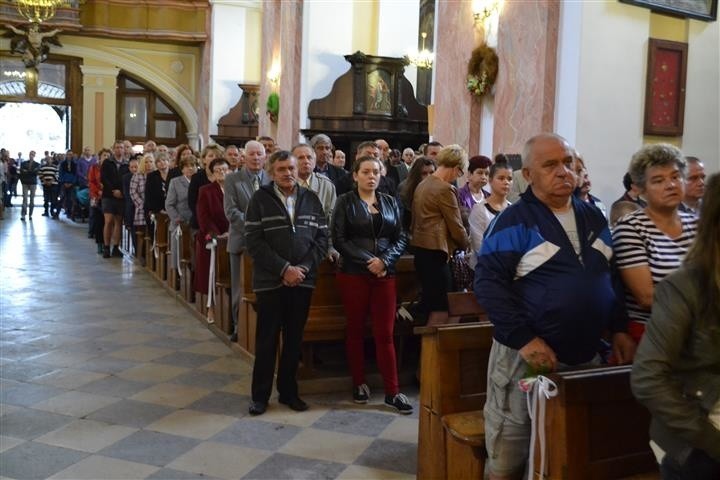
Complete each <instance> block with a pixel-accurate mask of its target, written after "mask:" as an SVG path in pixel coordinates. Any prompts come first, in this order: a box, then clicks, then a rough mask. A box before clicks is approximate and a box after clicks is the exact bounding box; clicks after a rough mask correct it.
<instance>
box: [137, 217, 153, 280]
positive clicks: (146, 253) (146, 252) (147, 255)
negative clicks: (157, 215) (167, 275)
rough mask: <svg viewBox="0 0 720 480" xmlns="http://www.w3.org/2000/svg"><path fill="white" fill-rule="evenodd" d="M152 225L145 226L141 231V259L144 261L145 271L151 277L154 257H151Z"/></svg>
mask: <svg viewBox="0 0 720 480" xmlns="http://www.w3.org/2000/svg"><path fill="white" fill-rule="evenodd" d="M152 228H153V226H152V223H151V224H149V225H147V226H145V230H144V231H143V258H144V259H145V269H146V270H147V271H148V272H149V273H150V274H152V275H155V268H156V267H155V264H156V262H155V255H153V250H152V244H153V241H152V239H153V237H152ZM138 245H139V244H138Z"/></svg>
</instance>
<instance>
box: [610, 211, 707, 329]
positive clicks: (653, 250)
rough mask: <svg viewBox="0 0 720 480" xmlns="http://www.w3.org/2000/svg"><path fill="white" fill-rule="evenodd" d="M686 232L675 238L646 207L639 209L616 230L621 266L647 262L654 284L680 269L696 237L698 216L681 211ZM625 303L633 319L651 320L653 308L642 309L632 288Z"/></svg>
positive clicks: (618, 224)
mask: <svg viewBox="0 0 720 480" xmlns="http://www.w3.org/2000/svg"><path fill="white" fill-rule="evenodd" d="M678 214H679V215H680V220H681V222H682V234H681V235H680V236H679V237H678V238H675V239H672V238H670V237H668V236H667V235H666V234H665V233H663V232H662V231H660V230H659V229H658V228H657V227H656V226H655V223H653V221H652V220H651V219H650V217H648V215H647V214H646V213H645V210H636V211H634V212H632V213H629V214H628V215H625V216H624V217H622V218H621V219H620V220H619V221H618V223H617V225H615V228H614V229H613V245H614V250H615V256H616V259H617V265H618V268H620V269H621V270H622V269H625V268H632V267H638V266H641V265H646V266H648V267H649V268H650V275H651V276H652V281H653V285H657V284H658V283H659V282H660V281H661V280H662V279H663V278H665V277H666V276H667V275H669V274H671V273H672V272H674V271H675V270H677V269H678V268H679V267H680V265H681V264H682V261H683V259H684V258H685V255H686V254H687V252H688V249H689V248H690V244H691V243H692V241H693V239H694V238H695V231H696V230H697V217H695V216H694V215H690V214H687V213H684V212H678ZM625 302H626V304H627V310H628V315H629V316H630V319H631V320H637V321H641V322H647V321H648V320H649V319H650V311H647V310H644V309H642V308H641V307H640V306H639V305H638V303H637V302H636V301H635V298H634V297H633V295H632V293H631V292H630V289H628V288H627V287H626V288H625Z"/></svg>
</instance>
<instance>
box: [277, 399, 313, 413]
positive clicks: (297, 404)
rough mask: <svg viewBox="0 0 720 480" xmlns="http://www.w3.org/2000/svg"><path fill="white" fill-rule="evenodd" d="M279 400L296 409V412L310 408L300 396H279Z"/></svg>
mask: <svg viewBox="0 0 720 480" xmlns="http://www.w3.org/2000/svg"><path fill="white" fill-rule="evenodd" d="M278 402H280V403H282V404H283V405H287V406H288V407H290V409H291V410H295V411H296V412H304V411H305V410H307V409H308V408H310V407H308V404H307V403H305V402H303V401H302V400H300V398H298V397H295V398H291V399H286V398H278Z"/></svg>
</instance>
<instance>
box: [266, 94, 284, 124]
mask: <svg viewBox="0 0 720 480" xmlns="http://www.w3.org/2000/svg"><path fill="white" fill-rule="evenodd" d="M265 106H266V107H267V114H268V116H269V117H270V121H271V122H273V123H277V121H278V116H279V115H280V95H278V94H277V93H276V92H272V93H271V94H270V95H269V96H268V99H267V103H266V104H265Z"/></svg>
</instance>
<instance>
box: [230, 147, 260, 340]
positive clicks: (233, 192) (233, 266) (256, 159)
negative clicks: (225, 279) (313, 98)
mask: <svg viewBox="0 0 720 480" xmlns="http://www.w3.org/2000/svg"><path fill="white" fill-rule="evenodd" d="M236 150H237V147H236ZM245 152H246V157H247V161H246V163H245V165H244V166H243V167H242V168H241V169H240V170H238V171H236V172H233V173H231V174H229V175H228V176H227V177H225V196H224V200H223V202H224V208H225V216H226V217H227V219H228V221H229V222H230V230H229V238H228V244H227V251H228V256H229V257H230V291H231V292H232V294H231V297H232V322H233V333H232V334H231V336H230V341H232V342H235V341H237V319H238V313H239V310H240V295H241V291H240V290H241V289H240V280H241V279H240V260H241V258H240V257H241V255H242V254H243V252H244V251H245V211H246V210H247V206H248V203H249V202H250V197H252V196H253V194H254V193H255V192H256V191H257V190H258V189H260V187H261V186H262V185H267V184H268V183H270V178H269V176H268V175H267V173H266V172H265V169H264V167H265V158H266V156H265V147H264V146H263V144H262V143H260V142H258V141H256V140H250V141H249V142H247V143H246V144H245Z"/></svg>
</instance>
